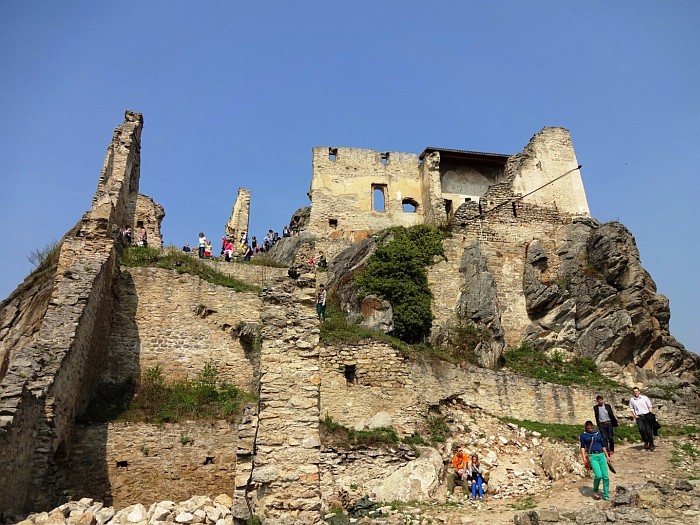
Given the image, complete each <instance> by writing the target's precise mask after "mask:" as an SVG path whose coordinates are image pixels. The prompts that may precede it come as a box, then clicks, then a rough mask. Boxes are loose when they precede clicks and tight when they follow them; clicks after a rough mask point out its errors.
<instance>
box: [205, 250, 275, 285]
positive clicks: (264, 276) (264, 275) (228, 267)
mask: <svg viewBox="0 0 700 525" xmlns="http://www.w3.org/2000/svg"><path fill="white" fill-rule="evenodd" d="M193 256H194V257H196V254H194V255H193ZM206 264H208V265H209V266H211V267H212V268H214V269H215V270H216V271H218V272H221V273H223V274H225V275H228V276H229V277H233V278H234V279H238V280H240V281H243V282H244V283H247V284H254V285H256V286H260V287H261V288H262V287H264V286H265V285H266V284H268V283H270V282H273V281H275V280H276V279H279V278H280V277H286V276H287V268H275V267H273V266H261V265H257V264H247V263H243V262H238V261H237V262H225V261H206Z"/></svg>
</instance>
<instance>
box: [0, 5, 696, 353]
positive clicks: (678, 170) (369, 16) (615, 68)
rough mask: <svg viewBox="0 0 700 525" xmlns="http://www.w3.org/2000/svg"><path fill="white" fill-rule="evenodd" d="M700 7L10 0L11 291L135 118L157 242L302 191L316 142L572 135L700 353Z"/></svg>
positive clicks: (7, 189)
mask: <svg viewBox="0 0 700 525" xmlns="http://www.w3.org/2000/svg"><path fill="white" fill-rule="evenodd" d="M699 26H700V2H697V1H690V0H688V1H673V2H670V1H669V2H651V1H647V2H639V1H616V2H609V1H600V2H596V1H587V2H562V1H559V0H552V1H523V0H513V1H498V2H468V1H463V2H457V1H454V2H441V1H430V2H428V1H424V2H413V1H401V2H398V1H397V2H389V1H386V2H385V1H377V0H374V1H367V2H362V1H353V2H334V1H331V0H325V1H318V2H307V1H296V2H281V1H280V2H266V1H260V0H256V1H254V2H251V1H245V2H243V1H240V2H238V1H218V2H213V1H212V2H206V1H197V2H194V1H191V2H189V1H147V0H140V1H138V2H134V1H119V2H109V3H108V2H73V1H61V2H49V1H42V2H38V1H32V0H25V1H22V2H20V1H10V0H5V1H1V2H0V59H1V63H2V73H1V74H0V110H1V112H0V114H1V115H2V124H0V159H1V161H0V166H1V168H0V169H1V175H0V225H2V227H3V230H4V231H5V234H6V237H5V240H6V245H5V253H4V254H3V257H2V258H0V297H6V296H7V295H8V294H9V293H10V292H11V291H12V290H13V289H14V288H15V287H16V286H17V285H18V284H19V283H20V282H21V281H22V280H23V278H24V277H25V276H26V275H27V274H28V273H29V271H30V270H31V265H30V263H29V262H28V260H27V255H28V254H29V253H30V252H31V250H33V249H35V248H37V247H41V246H44V245H45V244H47V243H49V242H51V241H52V240H54V239H59V238H60V237H61V236H62V235H63V234H64V233H65V231H66V230H68V229H69V228H70V227H71V226H73V225H74V224H75V223H76V222H77V221H78V219H79V218H80V217H81V215H82V214H83V213H84V212H85V211H86V210H88V209H89V207H90V203H91V199H92V196H93V193H94V191H95V188H96V186H97V180H98V177H99V173H100V169H101V167H102V161H103V158H104V155H105V151H106V148H107V146H108V145H109V143H110V141H111V137H112V132H113V129H114V128H115V127H116V126H117V125H119V124H121V122H122V121H123V115H124V110H126V109H133V110H135V111H139V112H141V113H143V114H144V121H145V125H144V130H143V137H142V151H141V155H142V162H141V192H142V193H144V194H147V195H149V196H151V197H153V198H154V199H155V200H156V201H157V202H159V203H161V204H162V205H163V206H164V207H165V211H166V217H165V220H164V222H163V233H164V238H165V243H166V244H175V245H178V246H180V245H182V244H183V243H185V242H190V243H191V244H192V243H194V241H195V240H196V238H197V233H198V232H199V231H200V230H202V231H204V232H205V233H206V234H207V235H208V236H209V237H210V238H214V239H216V238H219V237H220V236H221V234H222V233H223V228H224V224H225V222H226V220H227V219H228V218H229V216H230V213H231V207H232V205H233V202H234V199H235V196H236V193H237V190H238V188H239V187H245V188H248V189H250V191H251V194H252V205H251V206H252V210H251V234H257V235H258V237H260V236H261V235H264V232H266V231H267V229H268V228H273V229H275V230H278V231H280V230H281V228H282V226H283V225H284V224H286V223H287V222H288V220H289V217H290V216H291V214H292V213H293V212H294V211H295V210H296V209H297V208H299V207H301V206H305V205H307V204H308V198H307V196H306V192H307V191H308V189H309V183H310V180H311V148H312V147H313V146H353V147H360V148H371V149H375V150H379V151H404V152H413V153H420V152H421V151H422V150H423V149H424V148H425V147H426V146H438V147H445V148H456V149H470V150H478V151H488V152H496V153H516V152H518V151H520V150H521V149H522V148H523V147H524V146H525V145H526V144H527V142H528V141H529V139H530V137H531V136H532V135H533V134H534V133H536V132H538V131H539V130H540V129H541V128H542V127H543V126H563V127H566V128H568V129H569V130H570V131H571V136H572V139H573V142H574V147H575V149H576V153H577V156H578V159H579V163H580V164H582V165H583V169H582V176H583V181H584V185H585V187H586V192H587V195H588V202H589V205H590V208H591V214H592V215H593V216H594V217H596V218H598V219H600V220H601V221H609V220H619V221H621V222H622V223H624V224H625V225H626V226H627V227H628V228H629V229H630V231H631V232H632V233H633V234H634V235H635V237H636V239H637V244H638V246H639V250H640V252H641V257H642V263H643V264H644V267H645V268H646V269H647V270H648V271H649V272H650V273H651V275H652V277H653V278H654V280H655V281H656V283H657V285H658V289H659V292H660V293H663V294H665V295H667V296H668V297H669V298H670V300H671V312H672V316H671V331H672V334H673V335H675V336H676V338H678V339H679V340H680V341H681V342H683V343H684V344H685V345H686V347H687V348H688V349H690V350H693V351H696V352H700V335H698V332H697V331H696V330H695V328H696V325H697V324H698V321H699V320H700V315H699V314H698V307H699V303H700V300H699V299H698V295H699V292H700V290H699V288H700V286H699V284H698V283H699V282H700V279H699V278H698V272H697V268H698V262H697V260H696V259H695V258H696V257H697V256H698V246H697V244H698V237H699V236H698V227H699V226H700V220H699V219H698V213H697V211H698V204H697V200H698V196H699V195H700V184H699V183H698V178H699V176H698V173H697V172H698V169H697V167H696V165H695V160H694V159H697V158H698V153H700V151H698V145H699V144H700V67H699V64H700V31H698V27H699Z"/></svg>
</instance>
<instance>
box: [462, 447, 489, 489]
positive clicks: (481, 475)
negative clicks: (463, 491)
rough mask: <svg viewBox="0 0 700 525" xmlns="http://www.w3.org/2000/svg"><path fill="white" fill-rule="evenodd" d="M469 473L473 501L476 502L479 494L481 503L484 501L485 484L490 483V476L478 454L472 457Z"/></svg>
mask: <svg viewBox="0 0 700 525" xmlns="http://www.w3.org/2000/svg"><path fill="white" fill-rule="evenodd" d="M467 472H468V473H469V475H468V478H469V480H470V481H471V485H472V501H476V496H477V494H478V495H479V501H482V500H483V499H484V484H486V483H488V474H487V472H486V469H485V468H484V467H483V466H482V465H481V463H480V462H479V456H477V455H476V454H474V455H472V462H471V465H470V466H469V469H468V471H467Z"/></svg>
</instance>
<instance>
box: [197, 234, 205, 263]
mask: <svg viewBox="0 0 700 525" xmlns="http://www.w3.org/2000/svg"><path fill="white" fill-rule="evenodd" d="M206 246H207V238H206V237H205V236H204V233H203V232H200V233H199V244H198V247H199V254H198V255H199V258H200V259H204V248H206Z"/></svg>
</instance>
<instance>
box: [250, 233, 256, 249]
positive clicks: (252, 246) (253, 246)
mask: <svg viewBox="0 0 700 525" xmlns="http://www.w3.org/2000/svg"><path fill="white" fill-rule="evenodd" d="M250 247H251V248H252V249H253V251H254V252H255V253H257V252H258V238H257V237H256V236H255V235H253V240H252V241H251V242H250Z"/></svg>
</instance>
